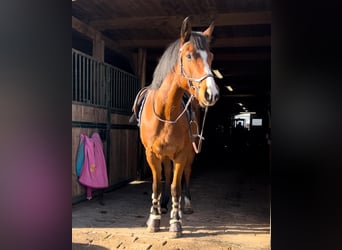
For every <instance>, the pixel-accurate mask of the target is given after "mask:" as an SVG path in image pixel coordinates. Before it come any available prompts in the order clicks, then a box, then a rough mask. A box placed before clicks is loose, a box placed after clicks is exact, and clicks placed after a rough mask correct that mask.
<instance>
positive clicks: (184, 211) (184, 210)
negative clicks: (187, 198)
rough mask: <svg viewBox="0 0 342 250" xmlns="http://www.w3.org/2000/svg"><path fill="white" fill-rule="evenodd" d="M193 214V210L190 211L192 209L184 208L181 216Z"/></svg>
mask: <svg viewBox="0 0 342 250" xmlns="http://www.w3.org/2000/svg"><path fill="white" fill-rule="evenodd" d="M193 212H194V210H193V209H192V207H185V208H184V209H183V214H192V213H193Z"/></svg>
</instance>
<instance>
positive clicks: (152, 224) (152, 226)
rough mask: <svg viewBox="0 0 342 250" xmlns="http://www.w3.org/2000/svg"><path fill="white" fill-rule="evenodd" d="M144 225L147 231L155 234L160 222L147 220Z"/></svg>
mask: <svg viewBox="0 0 342 250" xmlns="http://www.w3.org/2000/svg"><path fill="white" fill-rule="evenodd" d="M146 225H147V231H148V232H150V233H155V232H158V231H159V230H160V220H155V219H148V220H147V222H146Z"/></svg>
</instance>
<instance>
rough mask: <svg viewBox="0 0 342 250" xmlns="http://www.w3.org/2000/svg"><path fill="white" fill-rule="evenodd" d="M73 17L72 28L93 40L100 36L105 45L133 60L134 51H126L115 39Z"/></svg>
mask: <svg viewBox="0 0 342 250" xmlns="http://www.w3.org/2000/svg"><path fill="white" fill-rule="evenodd" d="M71 18H72V19H71V20H72V28H73V29H74V30H76V31H77V32H79V33H81V34H83V35H85V36H86V37H88V38H89V39H91V40H93V41H94V40H96V39H98V38H100V39H102V40H103V41H104V43H105V46H107V47H108V48H110V49H111V50H113V51H115V52H116V53H118V54H120V55H122V56H124V57H125V58H126V59H128V60H129V61H130V60H131V57H132V53H130V52H128V51H125V50H123V49H122V48H119V46H118V44H117V43H116V42H115V41H113V40H111V39H109V38H108V37H106V36H104V35H102V33H100V32H99V31H97V30H95V29H94V28H93V27H91V26H89V25H87V24H85V23H84V22H82V21H81V20H79V19H77V18H76V17H74V16H72V17H71Z"/></svg>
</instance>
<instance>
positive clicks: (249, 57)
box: [214, 53, 271, 62]
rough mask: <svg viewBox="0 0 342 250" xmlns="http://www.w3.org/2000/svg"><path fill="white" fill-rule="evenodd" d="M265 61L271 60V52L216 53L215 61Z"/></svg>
mask: <svg viewBox="0 0 342 250" xmlns="http://www.w3.org/2000/svg"><path fill="white" fill-rule="evenodd" d="M259 60H260V61H265V60H271V54H270V53H248V54H247V53H246V54H215V55H214V61H225V62H227V61H259Z"/></svg>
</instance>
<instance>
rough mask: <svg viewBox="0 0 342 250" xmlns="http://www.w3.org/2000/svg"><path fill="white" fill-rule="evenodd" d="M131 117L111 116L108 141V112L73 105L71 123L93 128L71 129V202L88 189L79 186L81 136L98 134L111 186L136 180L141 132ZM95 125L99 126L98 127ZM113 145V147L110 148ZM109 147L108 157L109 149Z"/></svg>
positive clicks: (80, 198) (83, 196) (81, 197)
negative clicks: (78, 161) (132, 122)
mask: <svg viewBox="0 0 342 250" xmlns="http://www.w3.org/2000/svg"><path fill="white" fill-rule="evenodd" d="M129 118H130V116H128V115H120V114H113V113H112V114H111V125H112V127H111V130H110V133H109V135H110V138H106V126H104V125H105V124H106V122H107V110H106V109H103V108H96V107H91V106H85V105H78V104H72V121H73V122H80V123H82V122H83V123H88V124H90V125H92V126H94V127H89V128H86V127H83V126H80V127H77V126H73V128H72V164H71V173H72V180H71V181H72V200H73V202H75V201H79V200H82V199H84V198H85V188H84V187H83V186H82V185H80V184H79V183H78V180H77V176H76V166H75V165H76V155H77V149H78V145H79V140H80V137H79V136H80V133H84V134H86V135H88V136H91V134H92V133H93V132H99V133H100V135H101V139H102V142H103V146H104V154H105V157H106V159H108V160H109V164H108V162H106V163H107V165H108V166H107V169H108V179H109V183H110V186H115V185H117V184H119V183H122V182H125V181H127V180H131V179H136V178H137V172H138V165H139V160H138V158H139V156H138V153H139V152H138V148H139V146H138V145H139V132H138V127H136V126H135V125H134V124H130V123H129V122H128V120H129ZM96 124H97V125H98V126H97V127H96ZM108 142H110V145H108ZM108 146H110V147H109V150H110V151H109V154H110V155H109V156H108V155H107V147H108Z"/></svg>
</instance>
